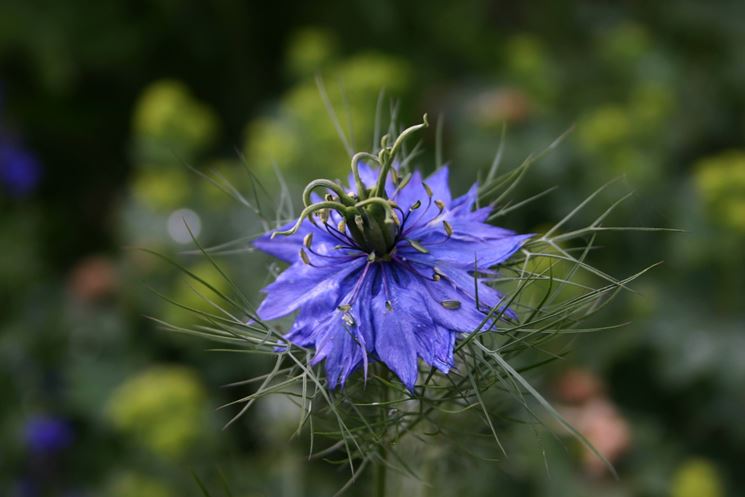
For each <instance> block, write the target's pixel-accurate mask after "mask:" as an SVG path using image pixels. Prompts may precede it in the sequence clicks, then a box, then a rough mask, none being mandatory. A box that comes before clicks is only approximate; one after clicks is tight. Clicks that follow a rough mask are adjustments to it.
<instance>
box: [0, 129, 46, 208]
mask: <svg viewBox="0 0 745 497" xmlns="http://www.w3.org/2000/svg"><path fill="white" fill-rule="evenodd" d="M1 133H2V130H1V129H0V183H2V184H4V186H5V189H6V190H7V191H8V192H9V193H10V194H11V195H13V196H16V197H23V196H25V195H28V194H29V193H31V192H32V191H33V190H34V188H36V185H37V184H38V183H39V179H40V178H41V166H40V165H39V162H38V161H37V159H36V157H35V156H34V155H33V154H32V153H31V152H29V151H28V150H26V149H25V148H23V147H22V146H20V145H18V144H16V143H13V142H12V141H11V139H10V138H8V137H4V136H2V134H1Z"/></svg>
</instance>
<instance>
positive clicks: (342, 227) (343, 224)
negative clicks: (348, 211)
mask: <svg viewBox="0 0 745 497" xmlns="http://www.w3.org/2000/svg"><path fill="white" fill-rule="evenodd" d="M336 229H338V230H339V231H341V232H342V233H344V232H345V231H346V230H347V223H346V222H345V221H344V220H343V219H342V220H341V221H339V224H337V225H336Z"/></svg>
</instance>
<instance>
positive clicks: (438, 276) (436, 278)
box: [432, 273, 442, 281]
mask: <svg viewBox="0 0 745 497" xmlns="http://www.w3.org/2000/svg"><path fill="white" fill-rule="evenodd" d="M440 279H442V277H441V276H440V275H439V274H437V273H432V281H440Z"/></svg>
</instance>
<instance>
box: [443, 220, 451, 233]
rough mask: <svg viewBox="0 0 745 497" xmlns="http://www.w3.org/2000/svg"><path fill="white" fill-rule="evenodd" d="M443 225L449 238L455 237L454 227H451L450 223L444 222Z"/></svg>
mask: <svg viewBox="0 0 745 497" xmlns="http://www.w3.org/2000/svg"><path fill="white" fill-rule="evenodd" d="M442 225H443V226H444V227H445V233H447V234H448V236H453V227H452V226H450V223H449V222H447V221H445V220H443V221H442Z"/></svg>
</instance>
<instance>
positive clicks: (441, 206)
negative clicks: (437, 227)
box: [435, 200, 445, 213]
mask: <svg viewBox="0 0 745 497" xmlns="http://www.w3.org/2000/svg"><path fill="white" fill-rule="evenodd" d="M435 205H436V206H437V208H438V209H440V213H442V211H444V210H445V202H443V201H442V200H435Z"/></svg>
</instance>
